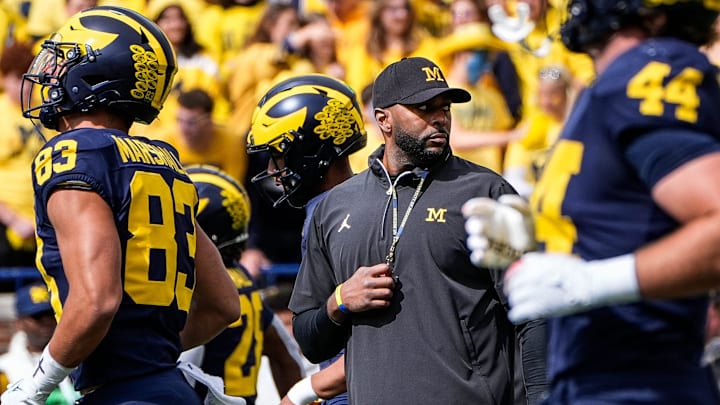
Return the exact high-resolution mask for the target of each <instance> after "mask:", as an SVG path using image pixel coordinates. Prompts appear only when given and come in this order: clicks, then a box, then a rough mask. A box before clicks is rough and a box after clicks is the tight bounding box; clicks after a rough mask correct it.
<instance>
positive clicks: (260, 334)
mask: <svg viewBox="0 0 720 405" xmlns="http://www.w3.org/2000/svg"><path fill="white" fill-rule="evenodd" d="M228 273H229V274H230V277H231V278H232V279H233V282H234V283H235V286H236V287H237V289H238V294H239V296H240V308H242V315H241V316H240V319H238V320H237V321H235V322H234V323H232V324H230V326H228V328H227V329H225V330H224V331H222V332H221V333H220V334H219V335H218V336H216V337H215V338H214V339H213V340H211V341H210V342H208V343H206V344H205V352H204V356H203V359H202V363H201V365H200V367H201V368H202V369H203V371H205V372H206V373H208V374H211V375H216V376H219V377H222V378H223V380H224V382H225V393H226V394H228V395H232V396H237V397H243V398H245V399H247V402H248V405H252V404H254V403H255V398H256V397H257V380H258V373H259V372H260V363H261V359H262V351H263V344H264V331H265V329H267V328H268V327H269V326H270V324H271V323H272V319H273V313H272V311H271V310H270V309H269V308H267V307H266V306H265V305H264V304H263V301H262V297H261V296H260V290H259V288H258V287H257V286H256V285H255V283H254V282H253V281H252V277H251V276H250V274H249V273H248V272H247V270H245V269H244V268H243V267H241V266H240V265H238V266H237V267H234V268H229V269H228Z"/></svg>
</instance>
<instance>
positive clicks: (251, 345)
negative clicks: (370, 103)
mask: <svg viewBox="0 0 720 405" xmlns="http://www.w3.org/2000/svg"><path fill="white" fill-rule="evenodd" d="M186 170H187V172H188V174H189V175H190V179H191V180H192V181H193V183H195V187H196V188H197V190H198V197H199V198H200V204H199V208H198V215H197V220H198V224H200V226H201V227H202V228H203V230H204V231H205V232H206V233H207V234H208V236H209V237H210V239H211V240H212V241H213V243H215V246H217V248H218V250H219V251H220V255H221V256H222V259H223V263H224V264H225V267H226V268H227V271H228V273H229V274H230V278H232V280H233V281H234V282H235V286H236V287H237V289H238V293H239V294H240V307H241V308H242V315H241V317H240V319H238V321H237V322H234V323H233V324H231V325H230V326H229V327H228V328H227V329H225V330H224V331H223V332H221V333H220V334H219V335H218V336H216V337H215V338H213V340H211V341H210V342H208V343H206V344H205V345H203V346H199V347H196V348H194V349H191V350H189V351H187V352H184V353H183V354H182V355H181V356H180V358H181V359H183V360H186V361H190V362H191V363H193V364H196V365H198V366H200V368H202V369H203V371H205V372H206V373H208V374H211V375H215V376H219V377H222V379H223V381H224V385H225V393H226V394H228V395H232V396H239V397H243V398H245V400H246V402H247V404H248V405H252V404H254V403H255V400H256V398H257V382H258V372H259V370H260V359H261V357H262V355H266V356H267V357H268V360H269V361H270V367H271V369H272V374H273V378H274V380H275V386H276V387H277V389H278V393H279V394H280V396H283V395H285V393H287V391H288V389H290V387H292V385H293V384H294V383H296V382H297V381H298V380H300V379H301V378H302V377H304V375H303V374H304V370H303V366H302V358H301V355H300V348H299V347H298V345H297V343H296V342H295V341H294V339H293V338H292V336H290V334H289V333H288V331H287V329H286V328H285V325H283V323H282V322H281V321H280V319H279V318H278V317H277V316H275V315H274V314H273V312H272V311H271V310H270V309H269V308H267V306H266V305H264V304H263V302H262V297H261V293H260V289H259V287H258V286H257V285H256V284H255V282H254V281H253V279H252V277H251V276H250V274H249V273H248V272H247V270H246V269H245V268H243V267H242V266H241V265H240V264H239V262H238V259H239V258H240V256H241V255H242V252H243V250H244V247H245V244H246V242H247V238H248V220H249V219H250V200H249V199H248V196H247V193H246V192H245V189H244V188H243V187H242V186H241V185H240V184H239V183H238V182H237V181H235V180H234V179H233V178H232V177H231V176H230V175H229V174H228V173H225V172H223V171H221V170H220V169H218V168H216V167H214V166H208V165H192V166H186ZM196 390H199V391H200V393H201V394H202V393H203V391H204V390H205V388H204V387H203V386H197V387H196Z"/></svg>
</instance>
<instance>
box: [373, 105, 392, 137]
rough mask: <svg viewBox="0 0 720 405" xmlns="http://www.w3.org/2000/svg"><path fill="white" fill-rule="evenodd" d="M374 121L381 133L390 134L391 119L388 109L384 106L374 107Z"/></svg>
mask: <svg viewBox="0 0 720 405" xmlns="http://www.w3.org/2000/svg"><path fill="white" fill-rule="evenodd" d="M375 121H376V122H377V124H378V127H379V128H380V131H382V133H383V135H385V134H390V132H391V130H392V119H391V115H390V114H388V110H386V109H384V108H376V109H375Z"/></svg>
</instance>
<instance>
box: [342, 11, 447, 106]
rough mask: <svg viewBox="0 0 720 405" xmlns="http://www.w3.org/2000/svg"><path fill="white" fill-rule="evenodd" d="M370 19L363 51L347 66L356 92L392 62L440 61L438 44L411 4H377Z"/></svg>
mask: <svg viewBox="0 0 720 405" xmlns="http://www.w3.org/2000/svg"><path fill="white" fill-rule="evenodd" d="M368 19H369V21H370V30H369V32H368V34H367V36H366V37H365V41H364V43H363V44H362V47H361V48H356V50H355V51H354V52H355V55H354V58H355V59H354V60H353V61H352V62H348V63H346V64H345V67H346V69H347V76H346V81H347V83H348V84H349V85H350V87H352V88H353V89H356V91H358V92H359V91H360V90H362V89H363V88H364V87H365V86H366V85H368V84H370V83H372V81H373V80H374V79H375V76H377V74H378V73H379V72H380V71H381V70H382V69H383V68H384V67H385V66H387V65H389V64H390V63H391V62H394V61H396V60H399V59H401V58H404V57H408V56H424V57H428V58H431V59H435V58H436V50H437V41H436V39H435V38H433V37H432V36H431V35H429V34H428V33H427V31H425V29H424V28H423V27H422V26H420V24H419V23H418V22H417V18H416V16H415V9H414V8H413V6H412V4H411V2H410V0H377V1H374V2H373V4H372V7H371V8H370V14H369V15H368ZM341 61H342V60H341Z"/></svg>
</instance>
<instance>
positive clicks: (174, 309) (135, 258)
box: [32, 129, 198, 390]
mask: <svg viewBox="0 0 720 405" xmlns="http://www.w3.org/2000/svg"><path fill="white" fill-rule="evenodd" d="M32 172H33V180H34V188H35V207H36V208H35V210H36V221H37V236H38V249H39V252H38V262H37V263H38V267H39V270H40V272H41V273H42V275H43V278H44V279H45V282H46V283H47V285H48V287H49V289H50V291H51V294H52V300H51V302H52V305H53V308H54V310H55V313H56V317H57V318H58V319H60V318H61V317H62V310H63V303H64V301H65V299H66V297H67V294H68V281H67V278H66V275H65V272H64V269H63V264H62V260H61V257H60V252H59V249H58V241H57V238H56V235H55V231H54V229H53V226H52V224H51V223H50V220H49V218H48V214H47V211H46V206H47V201H48V199H49V197H50V195H51V193H52V192H53V190H56V189H58V188H63V187H65V188H68V187H69V188H80V189H86V190H92V191H93V192H95V193H97V194H98V195H100V196H101V197H102V198H103V199H104V200H105V202H107V204H108V206H109V207H110V208H111V209H112V212H113V213H114V215H115V224H116V226H117V230H118V236H119V238H120V243H121V245H122V268H121V273H122V274H121V277H122V283H123V286H122V287H123V298H122V302H121V304H120V308H119V309H118V312H117V314H116V315H115V317H114V319H113V321H112V324H111V326H110V329H109V331H108V332H107V335H106V336H105V338H104V339H103V340H102V342H101V343H100V345H99V346H98V347H97V349H96V350H95V351H93V353H92V354H91V355H90V356H89V357H88V358H87V359H85V361H83V362H82V363H81V364H80V366H79V367H78V369H77V370H75V371H74V372H73V378H74V379H75V386H76V389H78V390H81V389H84V388H87V387H92V386H95V385H99V384H104V383H107V382H110V381H113V380H119V379H124V378H128V377H131V376H138V375H143V374H147V373H150V372H153V371H157V370H160V369H164V368H169V367H175V363H176V361H177V358H178V355H179V354H180V352H181V349H182V348H181V344H180V338H179V332H180V330H182V329H183V327H184V325H185V320H186V317H187V312H188V310H189V308H190V301H191V298H192V294H193V289H194V286H195V261H194V254H195V213H196V212H197V204H198V197H197V192H196V190H195V187H194V185H193V183H192V181H191V180H190V179H189V177H188V176H187V174H186V173H185V171H184V170H183V168H182V166H181V165H180V163H179V160H178V156H177V152H176V151H175V150H174V149H173V148H172V147H171V146H170V145H168V144H166V143H164V142H159V141H150V140H148V139H145V138H141V137H131V136H128V135H127V134H125V133H123V132H121V131H117V130H111V129H78V130H74V131H69V132H66V133H64V134H61V135H58V136H56V137H54V138H53V139H51V140H50V141H49V142H48V143H47V144H46V145H44V147H43V148H42V149H41V150H40V151H39V152H38V154H37V155H36V157H35V160H34V162H33V167H32ZM82 220H83V219H82V218H78V221H82ZM93 270H94V269H86V271H93Z"/></svg>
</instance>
